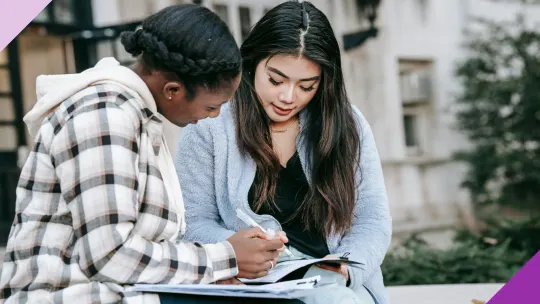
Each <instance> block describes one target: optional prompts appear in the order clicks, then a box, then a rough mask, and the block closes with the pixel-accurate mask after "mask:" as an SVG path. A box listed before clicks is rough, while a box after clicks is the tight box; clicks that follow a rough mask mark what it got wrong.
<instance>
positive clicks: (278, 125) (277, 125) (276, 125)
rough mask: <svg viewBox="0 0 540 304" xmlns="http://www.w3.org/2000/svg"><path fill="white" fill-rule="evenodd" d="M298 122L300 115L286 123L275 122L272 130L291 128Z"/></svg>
mask: <svg viewBox="0 0 540 304" xmlns="http://www.w3.org/2000/svg"><path fill="white" fill-rule="evenodd" d="M297 121H298V115H295V116H293V117H291V118H289V119H287V120H285V121H279V122H275V121H273V122H272V123H271V124H270V127H271V128H272V129H284V128H287V127H290V126H291V125H293V124H296V122H297Z"/></svg>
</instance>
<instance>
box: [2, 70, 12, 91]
mask: <svg viewBox="0 0 540 304" xmlns="http://www.w3.org/2000/svg"><path fill="white" fill-rule="evenodd" d="M10 91H11V79H10V73H9V70H8V69H7V68H0V92H10Z"/></svg>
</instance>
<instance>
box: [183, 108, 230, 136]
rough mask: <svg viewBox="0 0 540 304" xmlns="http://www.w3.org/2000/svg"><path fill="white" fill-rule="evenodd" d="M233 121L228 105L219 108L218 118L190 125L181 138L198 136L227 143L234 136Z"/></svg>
mask: <svg viewBox="0 0 540 304" xmlns="http://www.w3.org/2000/svg"><path fill="white" fill-rule="evenodd" d="M234 130H235V126H234V119H233V116H232V112H231V106H230V104H229V103H226V104H224V105H223V106H222V107H221V111H220V114H219V116H217V117H215V118H206V119H202V120H199V121H198V122H197V124H194V125H193V124H191V125H188V126H187V127H185V128H184V130H182V133H181V137H184V136H192V135H199V136H204V137H207V139H211V140H213V141H216V140H218V141H227V140H228V139H229V138H230V137H231V136H234V134H235V133H234Z"/></svg>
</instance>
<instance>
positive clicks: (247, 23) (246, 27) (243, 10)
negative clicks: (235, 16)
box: [238, 6, 251, 41]
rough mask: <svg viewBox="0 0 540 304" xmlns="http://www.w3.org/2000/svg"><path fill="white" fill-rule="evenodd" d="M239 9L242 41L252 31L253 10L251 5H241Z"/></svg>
mask: <svg viewBox="0 0 540 304" xmlns="http://www.w3.org/2000/svg"><path fill="white" fill-rule="evenodd" d="M238 10H239V13H240V34H241V38H242V41H244V39H246V38H247V36H248V35H249V32H250V31H251V12H250V9H249V7H245V6H240V7H239V8H238Z"/></svg>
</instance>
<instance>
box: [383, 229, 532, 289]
mask: <svg viewBox="0 0 540 304" xmlns="http://www.w3.org/2000/svg"><path fill="white" fill-rule="evenodd" d="M539 232H540V219H532V220H524V221H511V220H504V219H492V220H490V226H489V227H488V228H487V229H486V230H485V231H484V232H483V233H482V234H481V235H475V234H473V233H470V232H468V231H460V232H459V233H457V235H456V239H455V241H456V243H455V245H454V246H453V247H451V248H449V249H446V250H438V249H434V248H432V247H430V246H428V245H427V244H426V243H425V242H424V241H423V240H422V239H420V238H418V237H416V236H412V237H411V238H410V239H409V240H408V241H407V242H405V244H404V247H403V248H401V249H403V252H391V253H389V254H388V255H387V257H386V259H385V261H384V263H383V265H382V271H383V274H384V278H385V284H386V285H387V286H395V285H424V284H465V283H506V282H508V280H509V279H510V278H511V277H512V276H513V275H514V274H515V273H516V272H517V271H518V270H519V269H520V268H521V267H523V265H524V264H525V263H526V262H527V261H528V260H529V259H530V258H531V257H532V256H533V255H534V254H535V253H536V252H538V250H539V249H540V241H539V240H538V233H539Z"/></svg>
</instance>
